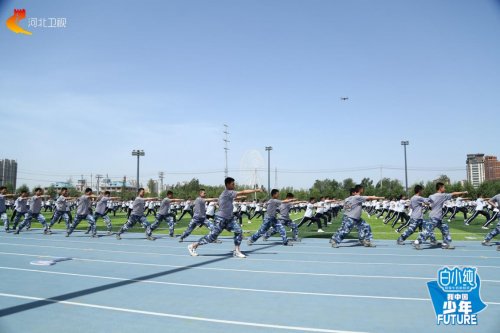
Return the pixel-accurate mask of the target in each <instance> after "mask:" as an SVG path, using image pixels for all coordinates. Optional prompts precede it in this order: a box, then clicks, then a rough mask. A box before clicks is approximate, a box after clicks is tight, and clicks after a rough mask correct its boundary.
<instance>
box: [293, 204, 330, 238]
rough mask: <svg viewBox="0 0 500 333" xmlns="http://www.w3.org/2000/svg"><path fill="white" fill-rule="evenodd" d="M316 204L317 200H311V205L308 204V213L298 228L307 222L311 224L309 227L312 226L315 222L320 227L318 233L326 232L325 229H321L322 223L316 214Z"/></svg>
mask: <svg viewBox="0 0 500 333" xmlns="http://www.w3.org/2000/svg"><path fill="white" fill-rule="evenodd" d="M315 204H316V198H314V197H311V198H309V203H308V204H307V207H306V212H305V214H304V217H303V218H302V220H301V221H300V223H299V224H298V225H297V228H300V227H301V226H302V225H303V224H304V223H306V222H309V224H308V225H307V226H310V225H311V224H312V223H313V222H315V223H316V224H317V225H318V232H324V231H323V229H321V221H320V220H319V219H318V218H316V216H315V214H314V209H315V208H316V206H315Z"/></svg>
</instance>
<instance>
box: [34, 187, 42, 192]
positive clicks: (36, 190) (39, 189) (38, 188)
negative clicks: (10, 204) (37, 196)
mask: <svg viewBox="0 0 500 333" xmlns="http://www.w3.org/2000/svg"><path fill="white" fill-rule="evenodd" d="M41 190H42V188H41V187H37V188H35V189H34V190H33V192H38V191H41Z"/></svg>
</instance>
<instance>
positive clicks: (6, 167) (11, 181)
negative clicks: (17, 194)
mask: <svg viewBox="0 0 500 333" xmlns="http://www.w3.org/2000/svg"><path fill="white" fill-rule="evenodd" d="M0 185H1V186H7V185H12V187H13V188H14V190H15V189H16V188H17V162H16V161H15V160H8V159H3V160H0Z"/></svg>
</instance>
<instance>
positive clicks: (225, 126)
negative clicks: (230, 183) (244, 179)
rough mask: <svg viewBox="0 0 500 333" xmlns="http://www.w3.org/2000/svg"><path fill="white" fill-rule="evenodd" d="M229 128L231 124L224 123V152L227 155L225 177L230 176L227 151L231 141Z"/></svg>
mask: <svg viewBox="0 0 500 333" xmlns="http://www.w3.org/2000/svg"><path fill="white" fill-rule="evenodd" d="M228 128H229V126H227V125H226V124H224V135H225V136H224V139H223V141H224V143H225V146H224V153H225V155H226V168H225V169H224V175H225V178H227V177H228V173H229V170H228V168H227V151H228V150H229V148H228V146H227V144H228V143H229V142H230V141H229V132H228Z"/></svg>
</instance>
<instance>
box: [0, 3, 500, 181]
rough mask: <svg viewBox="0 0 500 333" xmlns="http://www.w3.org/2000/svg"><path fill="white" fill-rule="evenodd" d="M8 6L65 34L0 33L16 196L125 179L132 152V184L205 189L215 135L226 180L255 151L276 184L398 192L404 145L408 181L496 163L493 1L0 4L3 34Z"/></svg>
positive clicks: (6, 154) (499, 49)
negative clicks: (51, 186) (95, 178)
mask: <svg viewBox="0 0 500 333" xmlns="http://www.w3.org/2000/svg"><path fill="white" fill-rule="evenodd" d="M14 8H25V9H26V10H27V17H37V18H50V17H64V18H66V19H67V27H66V28H61V29H49V28H45V29H44V28H31V31H32V32H33V35H31V36H25V35H16V34H14V33H12V32H11V31H9V30H8V29H7V28H6V27H5V25H4V24H2V28H0V43H1V45H2V48H1V50H2V52H0V63H1V66H0V77H1V78H2V79H0V119H1V120H0V127H1V129H2V134H3V135H2V136H3V138H4V140H3V144H2V149H1V150H0V151H1V154H0V155H1V156H0V158H11V159H17V160H18V163H19V174H18V177H19V178H20V179H19V180H18V182H19V183H23V182H24V183H27V184H28V185H31V186H33V185H36V184H42V185H45V184H46V183H49V182H50V181H54V180H66V179H68V178H69V177H70V176H72V178H73V180H76V179H77V178H79V177H78V176H77V175H80V174H84V175H87V177H89V176H88V175H90V173H93V174H96V173H100V174H109V175H110V176H111V178H112V179H118V178H121V177H123V175H127V176H128V177H129V178H135V167H136V164H135V160H134V158H133V157H132V156H131V154H130V153H131V150H132V149H135V148H141V149H144V150H145V151H146V156H145V157H144V158H143V159H142V160H141V180H142V181H144V182H145V181H147V179H148V178H155V179H157V177H158V176H157V174H158V172H159V171H164V172H165V173H166V179H165V182H166V183H174V182H177V181H183V180H189V179H190V178H193V177H197V178H199V179H200V181H201V182H203V183H208V184H220V183H221V182H222V179H223V172H222V171H223V169H224V150H223V141H222V138H223V135H222V131H223V124H228V125H229V131H230V132H231V134H230V141H231V142H230V151H229V170H230V174H231V175H233V176H235V178H237V179H238V178H239V179H244V178H245V177H247V176H248V175H246V174H245V173H244V172H240V171H239V169H240V166H241V165H242V162H241V160H242V157H243V156H244V155H245V153H246V152H248V151H250V150H254V149H257V150H259V151H260V152H261V154H262V156H263V158H264V165H263V167H266V166H267V161H266V153H265V151H264V147H265V146H268V145H271V146H273V148H274V150H273V151H272V155H271V167H272V169H274V168H277V169H278V185H279V186H294V187H309V186H311V185H312V183H313V182H314V180H315V179H323V178H335V179H338V180H341V179H344V178H347V177H352V178H353V179H354V180H361V178H362V177H370V178H372V179H374V180H376V181H377V180H378V179H379V178H380V174H381V172H380V168H379V166H385V168H383V169H382V176H384V177H392V178H397V179H400V180H403V179H404V171H403V170H402V168H403V166H404V159H403V149H402V146H401V145H400V141H401V140H404V139H406V140H409V141H410V146H408V164H409V168H410V172H409V182H410V183H413V182H415V181H420V180H431V179H434V178H436V177H437V176H438V175H439V174H442V173H445V174H448V175H449V176H450V177H451V178H452V180H454V181H455V180H461V179H464V178H465V158H466V154H468V153H476V152H481V153H486V154H489V155H496V156H499V157H500V151H499V148H498V144H497V142H498V139H497V135H494V133H498V114H499V110H500V93H499V87H500V61H499V59H500V43H499V32H500V1H497V0H478V1H468V0H446V1H445V0H432V1H431V0H423V1H409V0H408V1H405V0H395V1H387V0H381V1H369V0H364V1H361V0H353V1H340V0H338V1H336V0H307V1H306V0H300V1H298V0H295V1H292V0H288V1H284V0H283V1H278V0H261V1H234V0H228V1H217V0H214V1H203V0H198V1H194V0H182V1H141V2H138V1H95V0H89V1H85V2H74V1H71V2H70V1H62V0H61V1H52V0H49V1H43V2H40V1H3V2H2V6H0V11H1V13H0V19H1V21H2V22H5V20H6V19H7V18H8V17H9V16H10V15H12V11H13V9H14ZM21 25H22V26H23V27H24V28H25V29H28V30H29V28H28V27H27V25H28V22H27V20H24V21H22V24H21ZM341 96H348V97H349V100H348V101H341V100H340V97H341ZM243 164H244V163H243ZM460 168H463V169H462V170H460ZM360 169H361V170H360ZM280 170H282V171H280ZM284 170H289V171H298V173H288V172H284ZM216 171H219V173H217V172H216ZM214 172H215V173H214ZM260 178H261V179H263V180H265V179H267V176H266V173H265V172H263V171H262V172H261V173H260ZM89 180H90V179H89ZM271 183H272V185H273V184H274V174H273V177H272V182H271Z"/></svg>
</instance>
